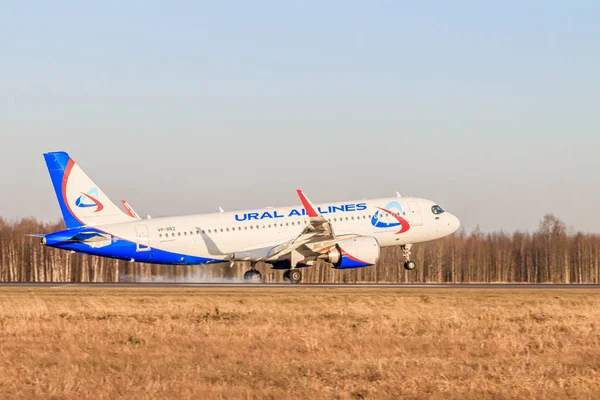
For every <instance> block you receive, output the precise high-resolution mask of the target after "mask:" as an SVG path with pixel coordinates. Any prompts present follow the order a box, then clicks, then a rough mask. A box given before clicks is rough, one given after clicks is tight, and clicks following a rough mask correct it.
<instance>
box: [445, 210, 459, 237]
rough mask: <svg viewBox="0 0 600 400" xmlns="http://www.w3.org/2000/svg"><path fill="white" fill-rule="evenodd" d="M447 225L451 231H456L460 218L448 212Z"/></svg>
mask: <svg viewBox="0 0 600 400" xmlns="http://www.w3.org/2000/svg"><path fill="white" fill-rule="evenodd" d="M448 227H449V228H450V229H451V231H452V232H451V233H454V232H456V231H457V230H458V229H459V228H460V219H458V217H457V216H456V215H454V214H450V219H449V222H448Z"/></svg>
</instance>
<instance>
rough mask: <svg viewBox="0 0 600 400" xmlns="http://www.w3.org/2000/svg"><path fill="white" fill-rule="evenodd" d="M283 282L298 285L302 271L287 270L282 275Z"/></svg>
mask: <svg viewBox="0 0 600 400" xmlns="http://www.w3.org/2000/svg"><path fill="white" fill-rule="evenodd" d="M283 280H285V281H286V282H290V283H300V281H301V280H302V271H300V270H299V269H296V268H294V269H288V270H286V271H285V272H284V273H283Z"/></svg>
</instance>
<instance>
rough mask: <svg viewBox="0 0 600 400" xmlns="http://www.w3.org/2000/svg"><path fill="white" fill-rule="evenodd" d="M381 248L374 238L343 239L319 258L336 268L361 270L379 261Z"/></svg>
mask: <svg viewBox="0 0 600 400" xmlns="http://www.w3.org/2000/svg"><path fill="white" fill-rule="evenodd" d="M379 254H380V247H379V243H378V242H377V240H376V239H375V238H373V237H368V236H359V237H355V238H349V239H343V240H340V241H339V242H337V243H336V245H335V246H334V247H333V248H331V249H330V250H329V251H328V252H327V253H325V254H323V255H322V256H320V257H319V258H320V259H322V260H325V261H326V262H329V263H331V264H333V266H334V268H338V269H344V268H361V267H368V266H370V265H374V264H376V263H377V261H379Z"/></svg>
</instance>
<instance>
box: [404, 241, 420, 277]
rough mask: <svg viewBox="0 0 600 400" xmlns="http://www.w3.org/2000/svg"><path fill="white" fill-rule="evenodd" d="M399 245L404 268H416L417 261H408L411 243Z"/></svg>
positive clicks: (410, 269) (409, 269)
mask: <svg viewBox="0 0 600 400" xmlns="http://www.w3.org/2000/svg"><path fill="white" fill-rule="evenodd" d="M401 247H402V255H403V256H404V258H405V259H406V261H405V262H404V269H406V270H408V271H412V270H413V269H415V268H417V263H415V262H414V261H410V249H411V247H412V244H405V245H403V246H401Z"/></svg>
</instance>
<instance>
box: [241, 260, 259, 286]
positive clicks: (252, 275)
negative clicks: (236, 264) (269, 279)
mask: <svg viewBox="0 0 600 400" xmlns="http://www.w3.org/2000/svg"><path fill="white" fill-rule="evenodd" d="M244 280H245V281H247V282H250V283H261V282H262V274H261V273H260V271H259V270H257V269H256V267H255V266H254V263H252V264H250V269H249V270H248V271H246V272H245V273H244Z"/></svg>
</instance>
